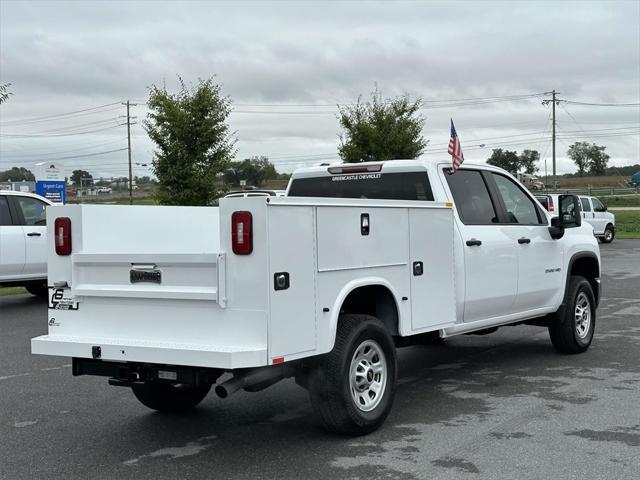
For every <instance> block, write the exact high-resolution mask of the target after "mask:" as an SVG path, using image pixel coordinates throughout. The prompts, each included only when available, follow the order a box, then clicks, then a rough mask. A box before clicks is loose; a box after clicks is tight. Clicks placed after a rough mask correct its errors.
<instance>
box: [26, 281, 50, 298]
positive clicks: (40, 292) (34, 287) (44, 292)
mask: <svg viewBox="0 0 640 480" xmlns="http://www.w3.org/2000/svg"><path fill="white" fill-rule="evenodd" d="M24 288H26V289H27V292H29V293H30V294H31V295H35V296H36V297H40V298H47V296H48V295H49V288H48V287H47V282H30V283H27V284H26V285H25V286H24Z"/></svg>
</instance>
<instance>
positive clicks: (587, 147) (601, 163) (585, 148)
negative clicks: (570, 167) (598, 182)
mask: <svg viewBox="0 0 640 480" xmlns="http://www.w3.org/2000/svg"><path fill="white" fill-rule="evenodd" d="M606 148H607V147H604V146H600V145H596V144H595V143H592V144H589V143H588V142H576V143H574V144H573V145H571V146H570V147H569V150H567V156H568V157H569V158H570V159H571V160H573V163H575V164H576V166H577V167H578V176H580V177H582V176H583V175H584V174H585V173H587V172H588V173H589V175H604V174H605V171H606V169H607V163H608V162H609V158H610V157H609V155H607V154H606V153H605V152H604V151H605V149H606Z"/></svg>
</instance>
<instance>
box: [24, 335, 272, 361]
mask: <svg viewBox="0 0 640 480" xmlns="http://www.w3.org/2000/svg"><path fill="white" fill-rule="evenodd" d="M31 352H32V353H35V354H40V355H57V356H62V357H75V358H93V359H100V360H112V361H117V362H142V363H156V364H162V365H167V364H169V365H183V366H198V367H209V368H220V369H235V368H247V367H259V366H263V365H268V362H267V348H266V346H264V347H262V346H257V347H256V346H249V347H229V346H222V345H201V344H196V345H194V344H184V343H169V342H150V341H141V340H131V339H115V338H92V337H72V336H62V335H55V336H53V335H42V336H40V337H36V338H33V339H31Z"/></svg>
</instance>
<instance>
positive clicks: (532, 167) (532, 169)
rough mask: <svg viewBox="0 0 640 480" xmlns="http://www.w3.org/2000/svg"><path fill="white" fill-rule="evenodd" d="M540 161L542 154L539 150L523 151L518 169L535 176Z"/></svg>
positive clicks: (519, 158)
mask: <svg viewBox="0 0 640 480" xmlns="http://www.w3.org/2000/svg"><path fill="white" fill-rule="evenodd" d="M539 161H540V152H538V151H537V150H523V152H522V153H521V154H520V155H519V156H518V167H519V169H522V170H524V173H529V174H532V175H533V174H534V173H536V172H537V171H538V170H540V169H539V168H538V165H537V164H538V162H539Z"/></svg>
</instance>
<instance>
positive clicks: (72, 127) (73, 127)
mask: <svg viewBox="0 0 640 480" xmlns="http://www.w3.org/2000/svg"><path fill="white" fill-rule="evenodd" d="M114 122H115V123H116V124H117V122H118V118H117V117H112V118H107V119H104V120H97V121H95V122H89V123H83V124H76V125H67V126H64V127H59V128H54V129H48V130H40V131H36V132H28V133H24V135H46V134H49V133H74V132H76V131H82V130H85V129H87V128H88V127H91V126H97V125H103V124H108V123H114ZM15 135H21V134H19V133H15Z"/></svg>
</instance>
